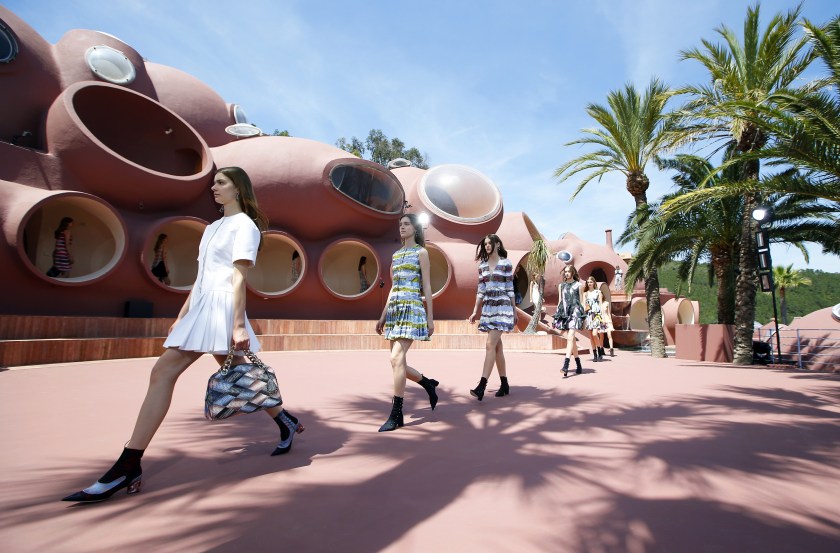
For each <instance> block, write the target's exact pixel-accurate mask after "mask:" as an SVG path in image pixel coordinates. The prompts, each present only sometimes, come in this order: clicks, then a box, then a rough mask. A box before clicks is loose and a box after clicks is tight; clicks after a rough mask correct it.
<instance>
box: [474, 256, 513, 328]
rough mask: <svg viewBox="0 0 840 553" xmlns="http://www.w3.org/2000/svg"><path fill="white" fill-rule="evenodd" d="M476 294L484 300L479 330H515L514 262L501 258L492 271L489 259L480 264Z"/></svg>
mask: <svg viewBox="0 0 840 553" xmlns="http://www.w3.org/2000/svg"><path fill="white" fill-rule="evenodd" d="M476 295H477V296H478V297H479V298H482V299H483V300H484V303H482V305H481V320H480V321H479V323H478V330H480V331H481V332H488V331H490V330H501V331H502V332H510V331H511V330H513V299H514V292H513V264H511V262H510V261H509V260H507V259H499V262H498V263H497V264H496V267H495V268H494V269H493V270H492V271H491V270H490V264H489V263H488V262H487V261H482V262H481V263H479V264H478V293H477V294H476Z"/></svg>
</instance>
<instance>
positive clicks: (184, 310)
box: [169, 290, 192, 334]
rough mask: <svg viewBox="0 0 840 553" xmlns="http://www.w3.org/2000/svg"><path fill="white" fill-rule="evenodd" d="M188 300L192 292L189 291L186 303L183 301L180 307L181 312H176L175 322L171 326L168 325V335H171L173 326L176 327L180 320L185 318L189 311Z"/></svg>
mask: <svg viewBox="0 0 840 553" xmlns="http://www.w3.org/2000/svg"><path fill="white" fill-rule="evenodd" d="M190 298H192V290H190V293H189V294H187V301H185V302H184V305H183V306H181V311H179V312H178V316H177V317H175V321H174V322H173V323H172V324H171V325H169V333H170V334H171V333H172V329H173V328H175V325H177V324H178V323H179V322H180V321H181V319H183V318H184V317H185V316H186V314H187V312H188V311H189V310H190Z"/></svg>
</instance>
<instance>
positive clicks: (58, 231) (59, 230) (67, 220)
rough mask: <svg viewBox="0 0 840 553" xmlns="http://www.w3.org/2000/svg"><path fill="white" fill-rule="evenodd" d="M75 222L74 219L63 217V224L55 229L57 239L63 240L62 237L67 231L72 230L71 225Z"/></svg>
mask: <svg viewBox="0 0 840 553" xmlns="http://www.w3.org/2000/svg"><path fill="white" fill-rule="evenodd" d="M72 222H73V218H72V217H62V218H61V222H60V223H58V228H57V229H55V237H56V238H61V235H62V234H63V233H64V231H65V230H67V229H68V228H70V223H72Z"/></svg>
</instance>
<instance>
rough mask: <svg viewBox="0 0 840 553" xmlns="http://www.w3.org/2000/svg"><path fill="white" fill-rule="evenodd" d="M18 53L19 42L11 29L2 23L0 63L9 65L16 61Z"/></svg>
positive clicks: (0, 28) (0, 23)
mask: <svg viewBox="0 0 840 553" xmlns="http://www.w3.org/2000/svg"><path fill="white" fill-rule="evenodd" d="M17 53H18V44H17V40H15V37H14V35H13V34H12V32H11V31H10V30H9V28H8V27H6V25H5V24H4V23H3V22H2V21H0V63H9V62H10V61H12V60H13V59H15V57H16V56H17Z"/></svg>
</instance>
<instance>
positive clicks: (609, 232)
mask: <svg viewBox="0 0 840 553" xmlns="http://www.w3.org/2000/svg"><path fill="white" fill-rule="evenodd" d="M604 232H606V233H607V247H608V248H609V249H611V250H613V251H615V250H614V249H613V241H612V229H610V228H608V229H607V230H606V231H604Z"/></svg>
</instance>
